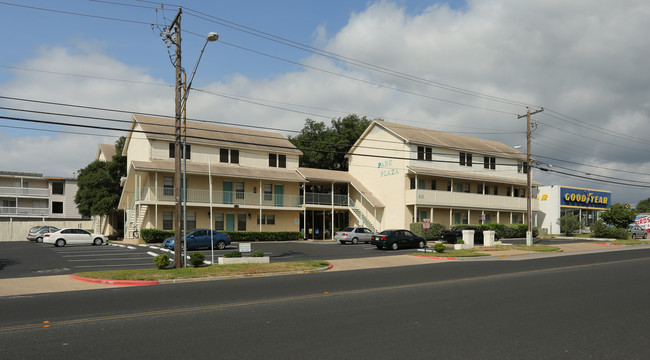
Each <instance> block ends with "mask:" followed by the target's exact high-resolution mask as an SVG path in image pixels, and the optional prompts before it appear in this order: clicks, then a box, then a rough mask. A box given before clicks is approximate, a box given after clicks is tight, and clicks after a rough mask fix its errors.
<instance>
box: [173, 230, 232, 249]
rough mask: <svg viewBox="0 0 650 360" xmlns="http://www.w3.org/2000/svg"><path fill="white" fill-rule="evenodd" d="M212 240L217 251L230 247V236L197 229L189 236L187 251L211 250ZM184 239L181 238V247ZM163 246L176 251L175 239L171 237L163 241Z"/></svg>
mask: <svg viewBox="0 0 650 360" xmlns="http://www.w3.org/2000/svg"><path fill="white" fill-rule="evenodd" d="M210 239H212V246H214V248H215V249H219V250H223V249H225V248H226V246H228V245H230V236H228V234H224V233H220V232H218V231H215V230H210V229H197V230H194V231H192V232H190V233H189V234H187V249H188V250H193V249H201V248H206V249H210V248H212V246H211V245H210ZM182 244H183V238H181V246H182ZM162 246H163V247H165V248H167V249H171V250H174V238H173V237H170V238H167V239H165V241H163V243H162Z"/></svg>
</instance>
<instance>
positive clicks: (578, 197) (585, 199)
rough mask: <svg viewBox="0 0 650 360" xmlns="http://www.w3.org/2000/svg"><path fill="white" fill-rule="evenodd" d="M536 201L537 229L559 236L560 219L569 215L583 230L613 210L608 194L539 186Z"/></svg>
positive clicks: (554, 186) (588, 190)
mask: <svg viewBox="0 0 650 360" xmlns="http://www.w3.org/2000/svg"><path fill="white" fill-rule="evenodd" d="M538 198H539V211H540V216H539V217H538V218H537V226H539V227H540V229H542V230H543V231H544V232H546V233H547V234H560V233H561V231H560V218H561V217H562V216H564V215H570V214H573V215H577V216H578V219H580V224H581V225H582V226H583V227H584V228H585V229H586V228H588V227H589V226H590V225H591V224H593V223H594V222H596V221H597V220H598V218H599V214H600V213H601V212H603V211H605V210H607V209H609V208H610V207H611V206H612V201H611V200H612V192H611V191H607V190H594V189H588V188H579V187H571V186H561V185H549V186H540V187H539V194H538Z"/></svg>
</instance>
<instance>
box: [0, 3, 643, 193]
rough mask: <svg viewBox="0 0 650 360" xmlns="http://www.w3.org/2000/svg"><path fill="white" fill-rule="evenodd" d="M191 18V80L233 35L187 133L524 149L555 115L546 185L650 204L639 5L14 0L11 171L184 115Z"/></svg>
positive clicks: (2, 160)
mask: <svg viewBox="0 0 650 360" xmlns="http://www.w3.org/2000/svg"><path fill="white" fill-rule="evenodd" d="M16 5H19V6H16ZM179 5H182V6H183V17H182V28H183V30H184V31H185V33H184V34H183V43H182V44H183V66H184V68H186V69H187V72H188V73H191V71H192V68H193V67H194V64H195V63H196V61H197V59H198V56H199V53H200V50H201V47H202V46H203V44H204V38H203V37H202V36H204V35H205V34H207V33H208V32H210V31H215V32H218V33H219V34H220V39H219V41H217V42H215V43H210V44H208V46H207V48H206V50H205V53H204V56H203V58H202V60H201V63H200V66H199V68H198V70H197V75H196V78H195V80H194V83H193V88H194V90H192V92H191V95H190V98H189V101H188V118H197V119H205V120H210V121H220V122H225V123H229V124H232V125H239V126H244V127H248V126H265V127H268V128H273V129H277V131H278V132H281V133H283V134H285V135H295V131H299V130H300V129H301V128H302V127H303V125H304V122H305V119H306V118H308V117H309V118H311V119H314V120H318V121H325V122H327V123H329V121H330V120H331V119H333V118H338V117H343V116H346V115H348V114H351V113H355V114H358V115H362V116H367V117H369V118H382V119H385V120H387V121H392V122H397V123H403V124H409V125H414V126H420V127H425V128H431V129H435V130H440V131H447V132H454V133H459V134H464V135H469V136H474V137H479V138H485V139H491V140H497V141H501V142H503V143H505V144H508V145H511V146H516V145H524V146H525V143H526V136H525V130H526V122H525V119H518V116H517V115H522V114H525V113H526V107H527V106H528V107H530V108H531V109H532V110H533V111H534V110H538V109H539V108H540V107H544V109H545V110H544V111H543V112H541V113H539V114H536V115H534V116H533V120H534V121H535V123H536V127H535V130H534V131H533V136H532V153H533V156H534V157H535V158H536V159H537V160H538V161H539V164H538V165H539V166H540V167H542V168H546V169H548V170H549V171H547V172H541V171H539V170H536V171H534V172H533V173H534V179H535V180H537V181H539V182H541V183H543V184H548V185H551V184H560V185H566V186H577V187H588V188H592V189H599V190H610V191H612V193H613V201H614V202H620V203H630V204H635V203H636V202H637V201H639V200H642V199H646V198H649V197H650V140H648V135H647V131H648V127H649V125H650V121H649V106H650V71H648V70H647V64H648V59H650V40H648V36H647V34H649V33H650V21H648V19H650V2H647V1H643V0H641V1H633V0H630V1H628V0H621V1H604V0H603V1H597V0H574V1H570V2H566V1H556V0H544V1H521V0H480V1H440V2H439V1H433V0H429V1H425V0H416V1H410V0H401V1H397V0H396V1H388V0H387V1H356V0H332V1H319V2H311V1H310V2H307V1H302V0H290V1H265V0H250V1H220V0H215V1H209V2H208V1H181V2H180V4H179V3H178V2H176V3H173V4H166V5H164V6H162V7H161V2H160V1H158V2H156V1H151V2H150V1H134V0H115V1H85V0H83V1H82V0H66V1H56V2H52V1H45V0H42V1H39V0H27V1H18V0H13V1H0V19H1V20H2V27H3V30H4V31H3V34H4V38H5V43H4V44H3V50H2V52H0V96H1V98H0V106H1V107H2V108H1V109H0V116H2V117H3V118H0V154H1V156H0V170H5V171H29V172H39V173H43V174H44V175H47V176H72V175H73V173H74V172H75V171H76V170H78V169H80V168H83V167H85V166H86V165H87V164H88V163H89V162H91V161H92V160H94V157H95V154H96V151H97V145H98V144H99V143H114V142H115V140H116V139H117V137H119V136H120V135H124V132H123V131H119V129H126V128H127V127H128V120H129V118H130V116H129V113H131V112H145V113H153V114H161V115H173V113H174V90H173V78H174V68H173V65H172V62H171V60H170V56H169V53H168V48H167V46H166V45H165V43H164V42H163V41H162V40H161V37H160V33H161V30H162V29H163V28H164V26H165V25H166V24H169V23H170V21H171V20H172V19H173V17H174V15H175V14H176V12H177V10H178V6H179ZM62 104H67V105H81V106H84V107H85V108H80V107H78V106H62ZM88 107H94V108H102V109H112V110H120V111H121V112H114V111H99V110H96V109H89V108H88ZM25 110H29V111H40V112H47V113H49V114H44V113H34V112H26V111H25ZM52 113H57V114H64V115H65V116H60V115H53V114H52ZM74 116H90V117H95V118H97V117H101V118H106V119H111V120H113V121H105V120H104V121H102V120H97V119H86V118H76V117H74ZM34 120H38V121H52V122H57V123H61V122H62V123H67V124H90V125H93V126H102V127H107V128H109V129H111V128H112V129H116V130H99V129H93V128H83V127H78V126H61V125H52V124H46V123H42V122H34ZM115 120H117V121H115ZM122 121H126V122H122Z"/></svg>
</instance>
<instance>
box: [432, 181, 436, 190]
mask: <svg viewBox="0 0 650 360" xmlns="http://www.w3.org/2000/svg"><path fill="white" fill-rule="evenodd" d="M435 189H436V180H435V179H432V180H431V190H435Z"/></svg>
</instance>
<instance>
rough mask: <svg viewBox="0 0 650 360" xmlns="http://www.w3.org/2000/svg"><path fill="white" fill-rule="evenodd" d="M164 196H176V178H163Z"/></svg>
mask: <svg viewBox="0 0 650 360" xmlns="http://www.w3.org/2000/svg"><path fill="white" fill-rule="evenodd" d="M163 194H164V195H166V196H173V195H174V177H173V176H165V177H163Z"/></svg>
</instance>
